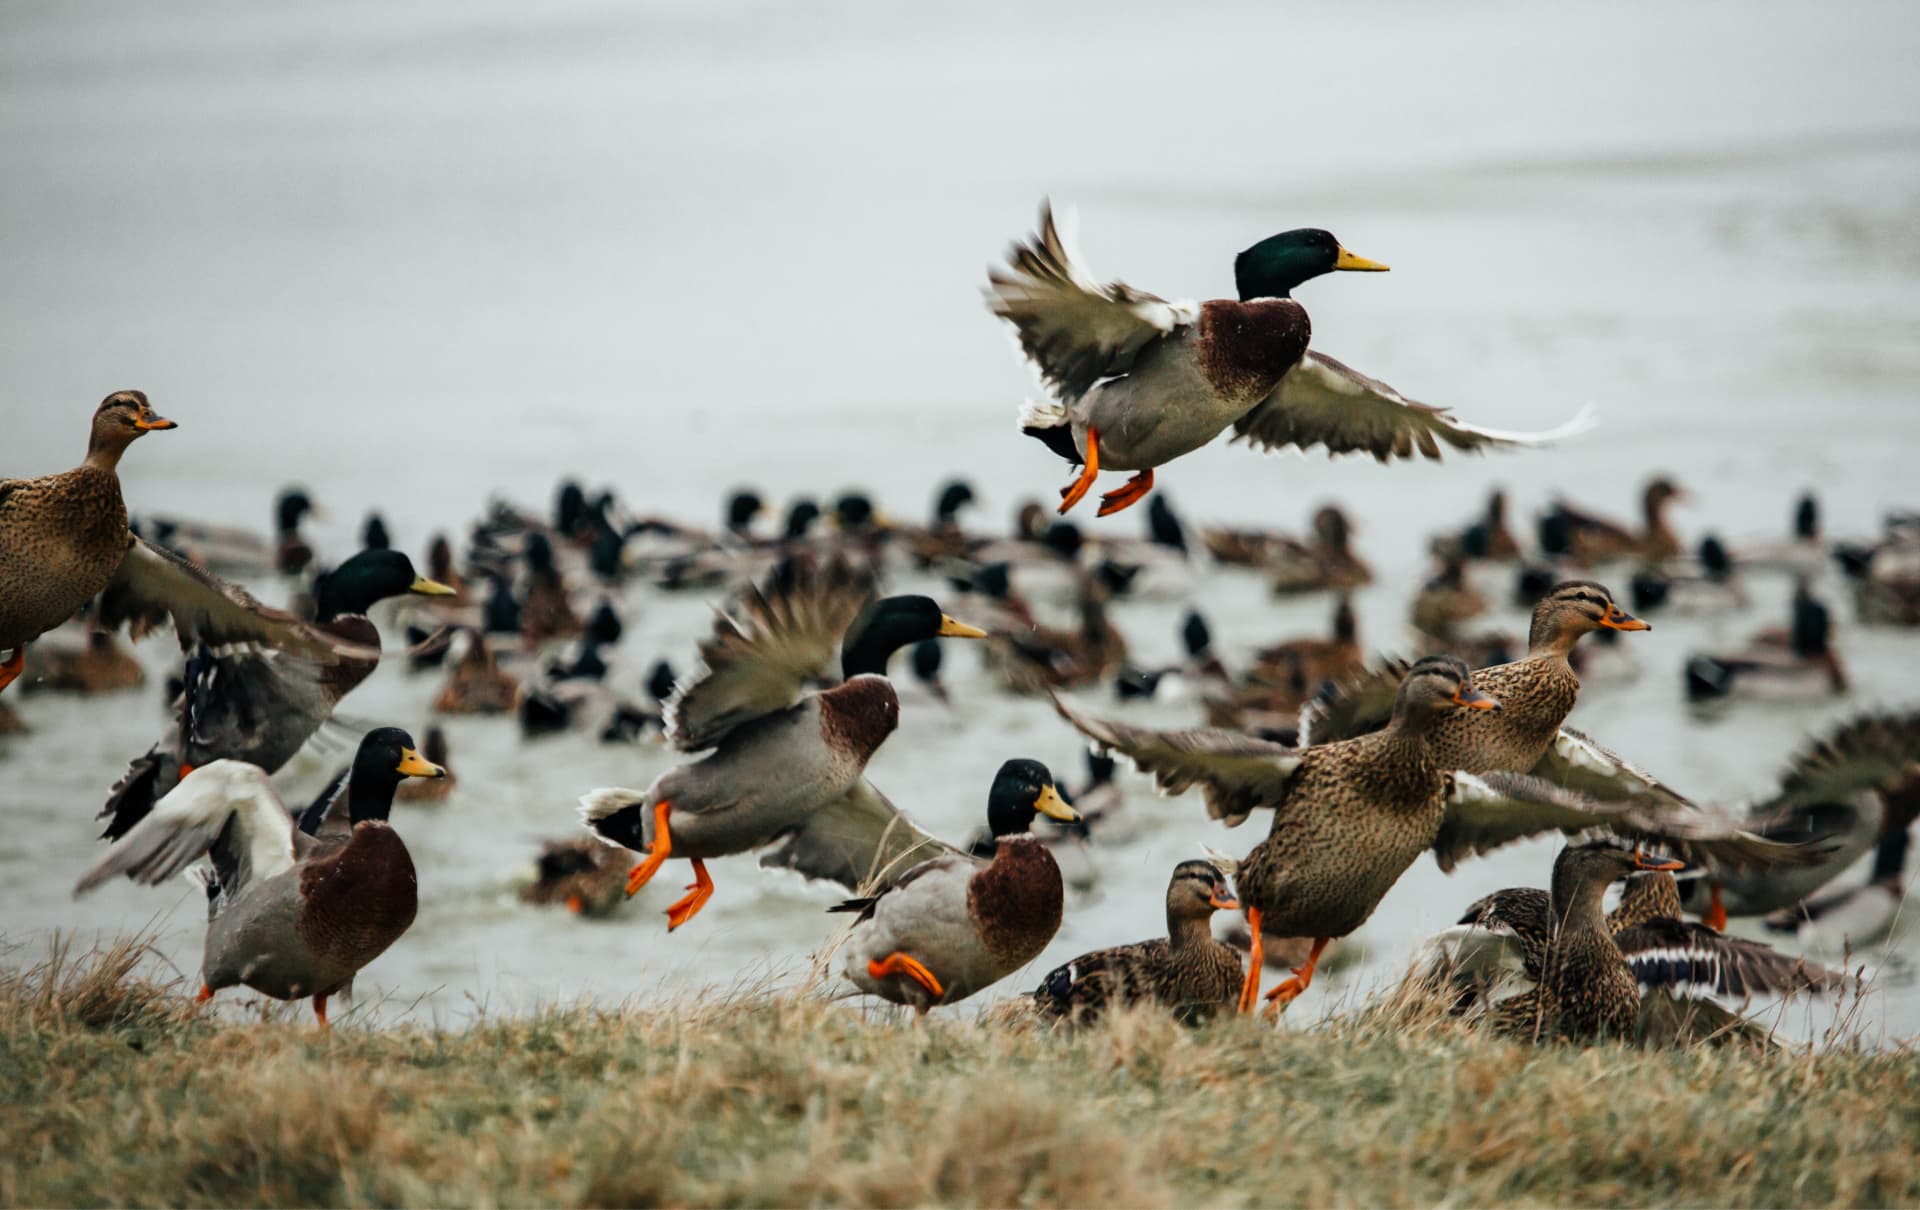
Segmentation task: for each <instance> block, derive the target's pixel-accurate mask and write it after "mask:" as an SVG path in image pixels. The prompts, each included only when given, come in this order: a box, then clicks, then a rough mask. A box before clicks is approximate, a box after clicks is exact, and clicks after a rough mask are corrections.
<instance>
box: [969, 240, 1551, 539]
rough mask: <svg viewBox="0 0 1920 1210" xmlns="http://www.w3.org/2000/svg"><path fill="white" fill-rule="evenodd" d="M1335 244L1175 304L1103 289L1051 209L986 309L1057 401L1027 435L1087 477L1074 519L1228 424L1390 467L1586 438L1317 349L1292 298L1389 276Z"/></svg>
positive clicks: (1276, 442)
mask: <svg viewBox="0 0 1920 1210" xmlns="http://www.w3.org/2000/svg"><path fill="white" fill-rule="evenodd" d="M1386 268H1387V266H1385V265H1383V264H1381V263H1379V262H1378V261H1371V260H1368V259H1367V258H1365V257H1363V256H1356V255H1355V254H1353V253H1352V252H1349V251H1348V250H1347V249H1346V248H1345V247H1343V246H1342V245H1341V243H1340V241H1339V240H1337V239H1335V238H1334V237H1333V235H1332V234H1330V233H1329V232H1326V231H1322V230H1320V229H1318V228H1312V227H1308V228H1300V229H1298V230H1293V231H1283V232H1281V233H1280V234H1278V235H1273V236H1269V237H1267V238H1266V239H1263V240H1261V241H1260V242H1259V243H1257V244H1254V245H1253V246H1252V247H1250V248H1248V249H1247V250H1246V251H1244V252H1242V253H1241V254H1240V255H1239V256H1238V257H1237V258H1235V260H1234V284H1235V286H1236V288H1237V291H1238V294H1239V297H1238V298H1236V299H1212V300H1209V301H1206V302H1198V303H1196V302H1191V301H1188V302H1168V301H1167V300H1166V299H1164V298H1160V297H1158V296H1156V295H1152V294H1148V293H1146V292H1145V291H1142V290H1136V289H1134V288H1132V287H1131V286H1128V285H1127V284H1125V283H1124V282H1112V283H1109V284H1107V285H1104V286H1103V285H1100V284H1099V283H1098V282H1097V281H1096V280H1095V278H1094V277H1093V275H1092V273H1091V272H1089V271H1088V270H1087V268H1086V267H1085V265H1084V264H1083V263H1081V262H1079V261H1078V260H1077V259H1076V258H1075V256H1074V255H1073V253H1072V251H1071V250H1070V249H1069V247H1068V244H1067V241H1066V240H1065V239H1064V238H1063V237H1062V236H1061V233H1060V231H1059V229H1058V228H1057V227H1056V226H1055V224H1054V219H1053V211H1052V207H1051V206H1049V205H1045V204H1043V205H1042V206H1041V210H1040V230H1039V232H1038V233H1037V234H1036V235H1034V236H1033V237H1032V238H1031V239H1030V240H1028V241H1027V242H1025V243H1021V244H1016V245H1014V247H1013V249H1012V250H1011V252H1010V253H1009V254H1008V263H1007V265H1006V267H1004V268H998V269H994V270H991V271H990V272H989V273H988V288H987V305H988V307H989V309H991V310H992V311H993V313H994V314H996V315H998V316H1000V317H1001V318H1002V319H1005V320H1007V321H1008V322H1009V323H1011V324H1012V325H1013V326H1014V328H1015V330H1016V332H1017V334H1018V336H1019V340H1020V347H1021V349H1022V350H1023V351H1024V352H1025V353H1026V355H1027V357H1028V359H1029V360H1031V361H1032V362H1033V364H1034V367H1035V368H1036V369H1037V370H1038V371H1039V374H1040V378H1041V379H1042V381H1043V382H1044V383H1045V384H1046V385H1047V387H1048V388H1049V389H1050V390H1052V391H1053V392H1054V393H1055V395H1056V398H1054V399H1050V400H1047V401H1045V402H1042V403H1038V404H1029V405H1028V406H1027V407H1026V408H1025V409H1023V411H1022V413H1021V418H1020V427H1021V431H1022V432H1024V433H1026V434H1027V435H1029V436H1031V437H1035V438H1037V439H1039V440H1040V442H1041V443H1042V444H1044V445H1045V446H1046V447H1047V448H1048V449H1050V450H1052V451H1053V452H1054V453H1056V454H1058V455H1059V456H1060V457H1062V458H1064V459H1066V460H1067V461H1068V462H1070V463H1074V464H1076V465H1078V466H1080V467H1081V468H1082V470H1081V472H1080V474H1079V475H1078V476H1077V477H1076V478H1075V479H1074V481H1073V482H1072V483H1071V484H1069V485H1068V486H1067V487H1066V488H1065V489H1063V490H1062V492H1061V496H1062V500H1061V503H1060V511H1061V512H1066V511H1067V510H1068V509H1070V508H1072V507H1073V506H1074V505H1075V504H1077V503H1079V501H1080V500H1081V498H1082V497H1083V496H1085V495H1086V493H1087V491H1088V490H1089V489H1090V488H1091V487H1092V486H1093V482H1094V479H1095V477H1096V476H1097V475H1098V474H1099V472H1101V471H1103V470H1128V471H1134V472H1136V473H1135V474H1134V476H1133V477H1132V478H1131V479H1129V480H1128V481H1127V482H1126V484H1125V485H1124V486H1122V487H1120V488H1117V489H1115V490H1114V491H1111V492H1108V493H1106V494H1105V495H1104V496H1102V497H1101V500H1102V504H1101V506H1100V515H1102V516H1105V515H1107V514H1108V513H1114V512H1118V511H1120V510H1121V509H1123V508H1126V507H1127V506H1128V505H1130V504H1132V503H1134V502H1135V501H1137V500H1139V499H1140V498H1141V497H1143V496H1145V495H1146V494H1147V493H1148V492H1149V491H1151V490H1152V488H1153V474H1154V468H1156V467H1159V466H1162V465H1165V464H1166V463H1168V462H1171V461H1173V460H1174V459H1175V458H1178V457H1180V456H1181V455H1183V454H1189V453H1192V452H1193V451H1194V450H1197V449H1199V448H1200V447H1201V446H1203V445H1205V444H1207V443H1208V442H1209V441H1212V440H1213V439H1214V438H1215V437H1217V436H1219V435H1220V433H1221V432H1222V431H1224V430H1225V429H1227V428H1229V427H1231V428H1232V429H1233V431H1234V435H1235V437H1236V438H1237V439H1240V440H1245V441H1247V442H1249V443H1251V444H1253V445H1255V446H1258V447H1260V448H1262V449H1281V448H1285V447H1288V446H1295V447H1298V448H1301V449H1309V448H1311V447H1313V446H1315V445H1324V446H1325V447H1326V449H1327V452H1328V453H1330V454H1340V453H1346V452H1349V451H1356V450H1362V451H1365V452H1367V453H1369V454H1372V455H1373V456H1374V457H1375V458H1377V459H1379V460H1380V461H1382V462H1385V461H1387V460H1389V459H1392V458H1411V457H1413V456H1414V455H1415V454H1424V455H1426V456H1427V457H1429V458H1438V457H1439V456H1440V447H1441V445H1443V444H1444V445H1448V446H1451V447H1452V448H1454V449H1456V450H1479V449H1483V448H1486V447H1488V446H1495V445H1536V444H1540V443H1541V442H1543V441H1547V440H1550V439H1552V438H1555V437H1559V436H1563V435H1565V434H1566V433H1567V432H1571V431H1574V428H1575V427H1577V426H1578V425H1579V424H1580V423H1581V422H1576V425H1575V426H1569V427H1568V428H1565V429H1562V430H1560V431H1558V432H1554V433H1541V434H1531V435H1529V434H1517V433H1498V432H1494V431H1492V430H1490V429H1482V428H1477V427H1475V426H1473V425H1469V424H1465V423H1462V422H1460V421H1457V420H1455V419H1453V417H1452V416H1451V414H1450V413H1448V412H1447V411H1446V410H1444V409H1441V408H1435V407H1429V406H1427V405H1425V404H1421V403H1415V402H1413V401H1412V400H1410V399H1407V398H1406V397H1405V396H1403V395H1401V394H1400V393H1399V392H1398V391H1396V390H1394V389H1393V388H1392V387H1390V386H1388V385H1386V384H1385V383H1383V382H1379V381H1376V380H1375V379H1372V378H1369V377H1367V376H1366V375H1364V374H1361V373H1359V372H1358V371H1356V370H1353V369H1350V368H1348V367H1347V366H1345V365H1343V364H1342V363H1340V362H1338V361H1335V360H1334V359H1333V358H1331V357H1328V356H1325V355H1324V354H1321V353H1317V352H1314V351H1311V350H1310V349H1309V348H1308V342H1309V340H1310V338H1311V335H1312V324H1311V323H1310V322H1309V321H1308V318H1307V312H1306V308H1304V307H1302V306H1301V305H1300V304H1299V303H1298V302H1296V301H1295V300H1294V298H1293V291H1294V290H1295V289H1297V288H1298V287H1300V286H1301V285H1303V284H1305V283H1306V282H1309V281H1312V280H1313V279H1314V278H1317V277H1321V276H1323V275H1325V274H1328V273H1334V272H1341V271H1349V272H1356V271H1357V272H1376V273H1377V272H1383V271H1385V270H1386Z"/></svg>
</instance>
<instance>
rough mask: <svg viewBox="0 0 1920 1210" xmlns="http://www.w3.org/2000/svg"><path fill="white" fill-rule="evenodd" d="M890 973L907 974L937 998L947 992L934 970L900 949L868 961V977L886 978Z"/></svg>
mask: <svg viewBox="0 0 1920 1210" xmlns="http://www.w3.org/2000/svg"><path fill="white" fill-rule="evenodd" d="M890 975H905V976H906V977H907V978H909V979H911V980H913V981H914V982H915V983H918V984H919V985H920V986H921V987H924V988H926V989H927V993H928V994H929V995H931V996H932V997H933V998H934V999H935V1000H938V999H940V997H942V996H944V995H946V994H947V993H946V991H945V990H944V989H943V988H941V986H940V980H938V979H936V978H934V975H933V972H932V971H930V970H928V969H927V968H926V967H924V966H922V965H921V964H920V962H919V960H918V959H916V958H914V957H912V956H910V955H908V954H903V953H901V952H900V951H898V950H895V951H894V952H893V953H891V954H888V955H887V956H886V957H884V958H875V959H874V960H873V961H871V962H869V963H867V977H868V978H869V979H885V978H887V977H888V976H890Z"/></svg>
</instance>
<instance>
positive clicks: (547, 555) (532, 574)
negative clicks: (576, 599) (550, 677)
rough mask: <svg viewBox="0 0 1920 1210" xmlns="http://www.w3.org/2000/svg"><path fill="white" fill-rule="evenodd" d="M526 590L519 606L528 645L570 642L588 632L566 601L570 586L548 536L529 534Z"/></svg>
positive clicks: (523, 631)
mask: <svg viewBox="0 0 1920 1210" xmlns="http://www.w3.org/2000/svg"><path fill="white" fill-rule="evenodd" d="M524 553H525V556H526V562H527V591H526V597H525V599H524V600H523V601H522V603H521V606H520V633H521V635H522V636H523V637H525V638H526V640H527V641H528V642H529V643H541V642H545V641H546V640H548V639H570V638H572V637H573V636H575V635H577V634H579V633H580V632H581V631H582V630H584V629H586V624H585V623H584V622H582V621H581V620H580V615H579V614H577V613H575V612H574V611H573V604H572V602H571V601H569V600H568V598H567V584H566V581H565V579H563V578H562V577H561V575H560V568H559V566H558V565H557V564H556V563H555V562H554V557H553V544H552V543H551V542H549V541H547V537H546V535H545V534H539V533H535V534H529V535H527V545H526V550H525V552H524Z"/></svg>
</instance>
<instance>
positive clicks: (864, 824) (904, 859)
mask: <svg viewBox="0 0 1920 1210" xmlns="http://www.w3.org/2000/svg"><path fill="white" fill-rule="evenodd" d="M956 853H957V850H955V849H954V848H953V847H952V846H951V845H949V844H947V843H946V842H945V841H943V840H939V839H937V838H936V837H934V836H933V835H931V834H929V833H928V832H926V831H924V830H923V829H921V828H920V827H919V825H917V824H915V823H914V822H913V821H912V820H911V819H908V818H907V817H906V815H905V814H904V813H903V812H902V811H901V810H900V808H898V807H896V806H894V805H893V803H891V802H890V801H888V799H887V796H886V795H884V794H882V793H880V791H879V790H877V789H875V788H874V787H873V783H871V782H869V781H868V780H867V779H866V778H864V777H863V778H861V779H860V780H859V781H857V782H855V783H854V785H853V788H852V789H851V790H848V791H847V792H846V793H845V794H843V795H841V796H840V797H839V798H837V799H835V800H834V801H833V802H831V803H829V804H828V805H826V806H824V807H822V808H820V809H819V810H818V811H815V812H814V813H813V814H812V815H810V816H809V817H808V818H807V822H806V823H804V824H802V825H801V826H800V827H798V828H795V829H793V830H792V831H790V832H788V833H786V834H785V835H783V836H782V837H780V839H779V840H778V841H776V842H775V843H774V845H773V847H771V848H769V849H767V850H765V851H764V852H762V853H761V854H760V864H761V865H763V866H766V867H768V868H771V869H785V870H795V871H797V872H799V873H801V874H804V875H805V876H806V877H808V878H824V879H828V880H830V881H833V882H837V883H839V884H840V885H841V886H844V887H846V888H847V889H848V890H850V891H855V892H861V891H868V890H870V889H871V888H874V887H884V886H887V885H889V884H890V883H893V882H894V881H896V880H897V879H899V878H900V876H901V875H903V874H905V873H906V872H907V871H908V870H911V869H913V868H914V867H916V866H918V865H920V864H922V863H923V862H926V861H928V860H930V859H932V858H934V857H939V856H942V855H949V854H956Z"/></svg>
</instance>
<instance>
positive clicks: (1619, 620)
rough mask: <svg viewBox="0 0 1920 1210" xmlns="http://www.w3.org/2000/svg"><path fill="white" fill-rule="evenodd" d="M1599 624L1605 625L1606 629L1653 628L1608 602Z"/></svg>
mask: <svg viewBox="0 0 1920 1210" xmlns="http://www.w3.org/2000/svg"><path fill="white" fill-rule="evenodd" d="M1600 624H1601V625H1602V626H1605V627H1606V628H1607V629H1608V630H1652V629H1653V627H1652V626H1650V625H1648V624H1647V623H1645V622H1643V621H1641V620H1640V619H1639V618H1636V617H1634V616H1633V615H1632V614H1630V613H1628V612H1627V611H1626V610H1624V609H1622V608H1620V607H1619V606H1618V605H1613V604H1609V605H1608V606H1607V613H1606V616H1605V617H1603V618H1601V619H1600Z"/></svg>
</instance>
